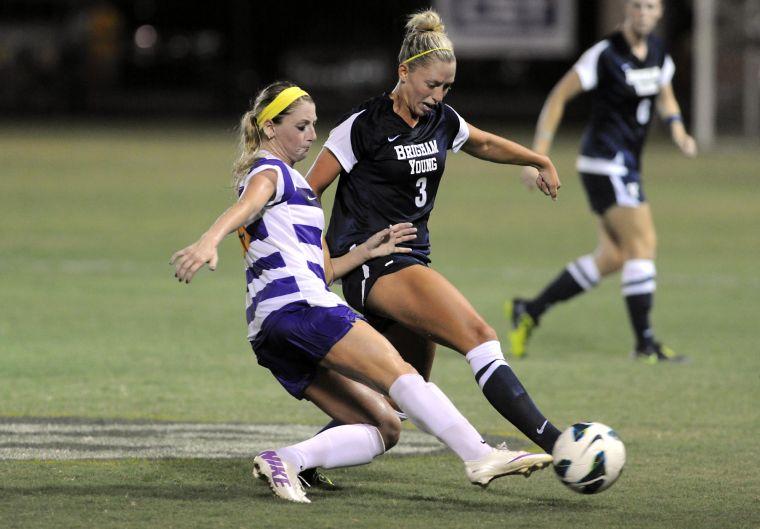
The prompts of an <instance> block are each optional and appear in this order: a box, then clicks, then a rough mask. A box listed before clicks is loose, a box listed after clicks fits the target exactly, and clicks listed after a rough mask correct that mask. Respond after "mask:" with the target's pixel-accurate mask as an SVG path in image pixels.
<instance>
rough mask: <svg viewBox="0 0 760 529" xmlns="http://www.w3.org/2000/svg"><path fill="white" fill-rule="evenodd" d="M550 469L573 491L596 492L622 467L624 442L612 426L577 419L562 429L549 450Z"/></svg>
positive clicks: (602, 488) (611, 482)
mask: <svg viewBox="0 0 760 529" xmlns="http://www.w3.org/2000/svg"><path fill="white" fill-rule="evenodd" d="M552 457H553V458H554V472H556V473H557V476H559V479H560V481H562V483H564V484H565V485H567V486H568V487H569V488H571V489H572V490H574V491H575V492H580V493H582V494H596V493H597V492H601V491H603V490H604V489H606V488H608V487H610V485H612V484H613V483H615V480H617V478H618V477H620V473H621V472H622V471H623V465H625V445H623V441H621V440H620V437H618V434H617V433H615V430H613V429H612V428H610V427H609V426H605V425H604V424H601V423H598V422H579V423H577V424H573V425H572V426H571V427H570V428H568V429H567V430H565V431H564V432H562V435H560V436H559V438H558V439H557V442H556V443H555V444H554V451H553V453H552Z"/></svg>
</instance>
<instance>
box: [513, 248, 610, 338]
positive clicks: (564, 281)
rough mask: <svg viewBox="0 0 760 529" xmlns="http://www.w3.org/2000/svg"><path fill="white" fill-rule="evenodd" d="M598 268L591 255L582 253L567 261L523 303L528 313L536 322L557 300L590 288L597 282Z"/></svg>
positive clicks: (563, 299) (565, 298)
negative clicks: (556, 274) (539, 289)
mask: <svg viewBox="0 0 760 529" xmlns="http://www.w3.org/2000/svg"><path fill="white" fill-rule="evenodd" d="M599 277H600V276H599V269H598V268H597V266H596V262H595V261H594V257H593V256H592V255H584V256H583V257H579V258H578V259H576V260H575V261H573V262H571V263H568V265H567V266H566V267H565V269H564V270H562V272H560V274H559V275H558V276H557V277H555V278H554V280H553V281H552V282H551V283H549V284H548V285H547V286H546V288H544V290H543V291H542V292H541V293H540V294H539V295H538V296H536V297H535V298H534V299H532V300H530V301H528V302H527V303H526V305H525V308H526V310H527V311H528V314H530V315H531V317H532V318H533V320H535V321H536V323H538V320H539V319H540V318H541V315H542V314H543V313H544V312H546V311H547V310H549V308H550V307H551V306H552V305H554V304H555V303H557V302H559V301H565V300H568V299H570V298H572V297H573V296H577V295H578V294H580V293H581V292H585V291H586V290H591V289H592V288H594V287H595V286H596V285H597V284H598V283H599Z"/></svg>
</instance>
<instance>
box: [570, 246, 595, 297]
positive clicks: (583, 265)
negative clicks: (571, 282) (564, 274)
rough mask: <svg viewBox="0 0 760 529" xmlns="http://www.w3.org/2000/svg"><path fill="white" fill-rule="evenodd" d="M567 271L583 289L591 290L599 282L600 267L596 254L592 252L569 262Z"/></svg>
mask: <svg viewBox="0 0 760 529" xmlns="http://www.w3.org/2000/svg"><path fill="white" fill-rule="evenodd" d="M567 271H568V272H569V273H570V275H571V276H573V279H575V282H576V283H578V284H579V285H580V286H581V288H583V290H591V289H592V288H594V287H595V286H596V285H597V284H598V283H599V279H600V274H599V268H597V266H596V261H595V260H594V256H593V255H591V254H589V255H584V256H582V257H579V258H578V259H576V260H575V261H573V262H572V263H568V265H567Z"/></svg>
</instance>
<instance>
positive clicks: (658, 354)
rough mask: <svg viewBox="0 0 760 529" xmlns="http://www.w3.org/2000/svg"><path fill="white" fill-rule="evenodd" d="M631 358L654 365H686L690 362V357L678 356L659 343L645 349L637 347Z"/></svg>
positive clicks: (649, 345) (653, 343)
mask: <svg viewBox="0 0 760 529" xmlns="http://www.w3.org/2000/svg"><path fill="white" fill-rule="evenodd" d="M631 358H633V359H634V360H641V361H643V362H644V363H647V364H652V365H654V364H659V363H661V362H670V363H673V364H685V363H687V362H689V361H690V360H689V357H688V356H684V355H679V354H676V352H675V351H674V350H673V349H671V348H670V347H668V346H667V345H662V344H661V343H659V342H652V343H651V344H648V345H646V346H644V347H637V348H636V349H634V350H633V352H632V353H631Z"/></svg>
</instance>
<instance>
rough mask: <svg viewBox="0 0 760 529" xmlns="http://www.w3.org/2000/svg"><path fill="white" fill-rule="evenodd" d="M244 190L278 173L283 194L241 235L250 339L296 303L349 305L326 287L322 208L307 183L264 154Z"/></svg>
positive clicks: (277, 193) (250, 172)
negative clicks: (271, 172)
mask: <svg viewBox="0 0 760 529" xmlns="http://www.w3.org/2000/svg"><path fill="white" fill-rule="evenodd" d="M263 154H264V155H265V157H264V158H259V159H258V160H256V162H255V163H254V164H253V167H252V168H251V170H250V171H249V173H248V175H246V178H245V180H244V181H243V183H242V185H241V186H240V187H239V189H238V195H242V194H243V191H244V190H245V188H246V186H247V185H248V182H250V180H251V178H252V177H253V176H254V175H256V174H258V173H260V172H262V171H264V170H267V169H274V171H275V172H276V173H277V191H276V193H275V195H274V197H273V198H272V200H270V201H269V202H268V203H267V204H266V206H265V207H264V209H263V210H262V211H261V213H260V214H259V216H258V218H257V219H256V220H254V221H253V222H251V223H250V224H248V225H247V226H245V227H244V228H240V229H239V230H238V234H239V236H240V240H241V243H242V244H243V249H244V252H245V253H244V259H245V279H246V296H245V300H246V310H245V313H246V319H247V321H248V339H249V340H250V341H252V340H254V338H256V335H257V334H258V333H259V331H260V330H261V324H262V322H263V321H264V320H265V319H266V318H267V316H269V315H270V314H272V313H274V312H276V311H277V310H279V309H281V308H282V307H284V306H285V305H287V304H289V303H293V302H295V301H305V302H307V303H308V304H309V305H311V306H317V307H335V306H337V305H344V304H345V303H344V302H343V300H341V299H340V297H338V296H337V295H336V294H334V293H332V292H331V291H330V290H329V289H328V288H327V284H326V283H325V272H324V254H323V252H322V231H323V230H324V226H325V220H324V213H323V212H322V206H321V205H320V203H319V200H318V199H317V196H316V195H315V194H314V192H313V191H312V190H311V187H310V186H309V184H308V183H307V182H306V179H305V178H304V177H303V176H301V174H300V173H299V172H298V171H296V170H295V169H293V168H291V167H289V166H288V165H286V164H285V163H284V162H282V161H281V160H279V159H277V158H275V157H273V156H272V155H271V154H269V153H263Z"/></svg>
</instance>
